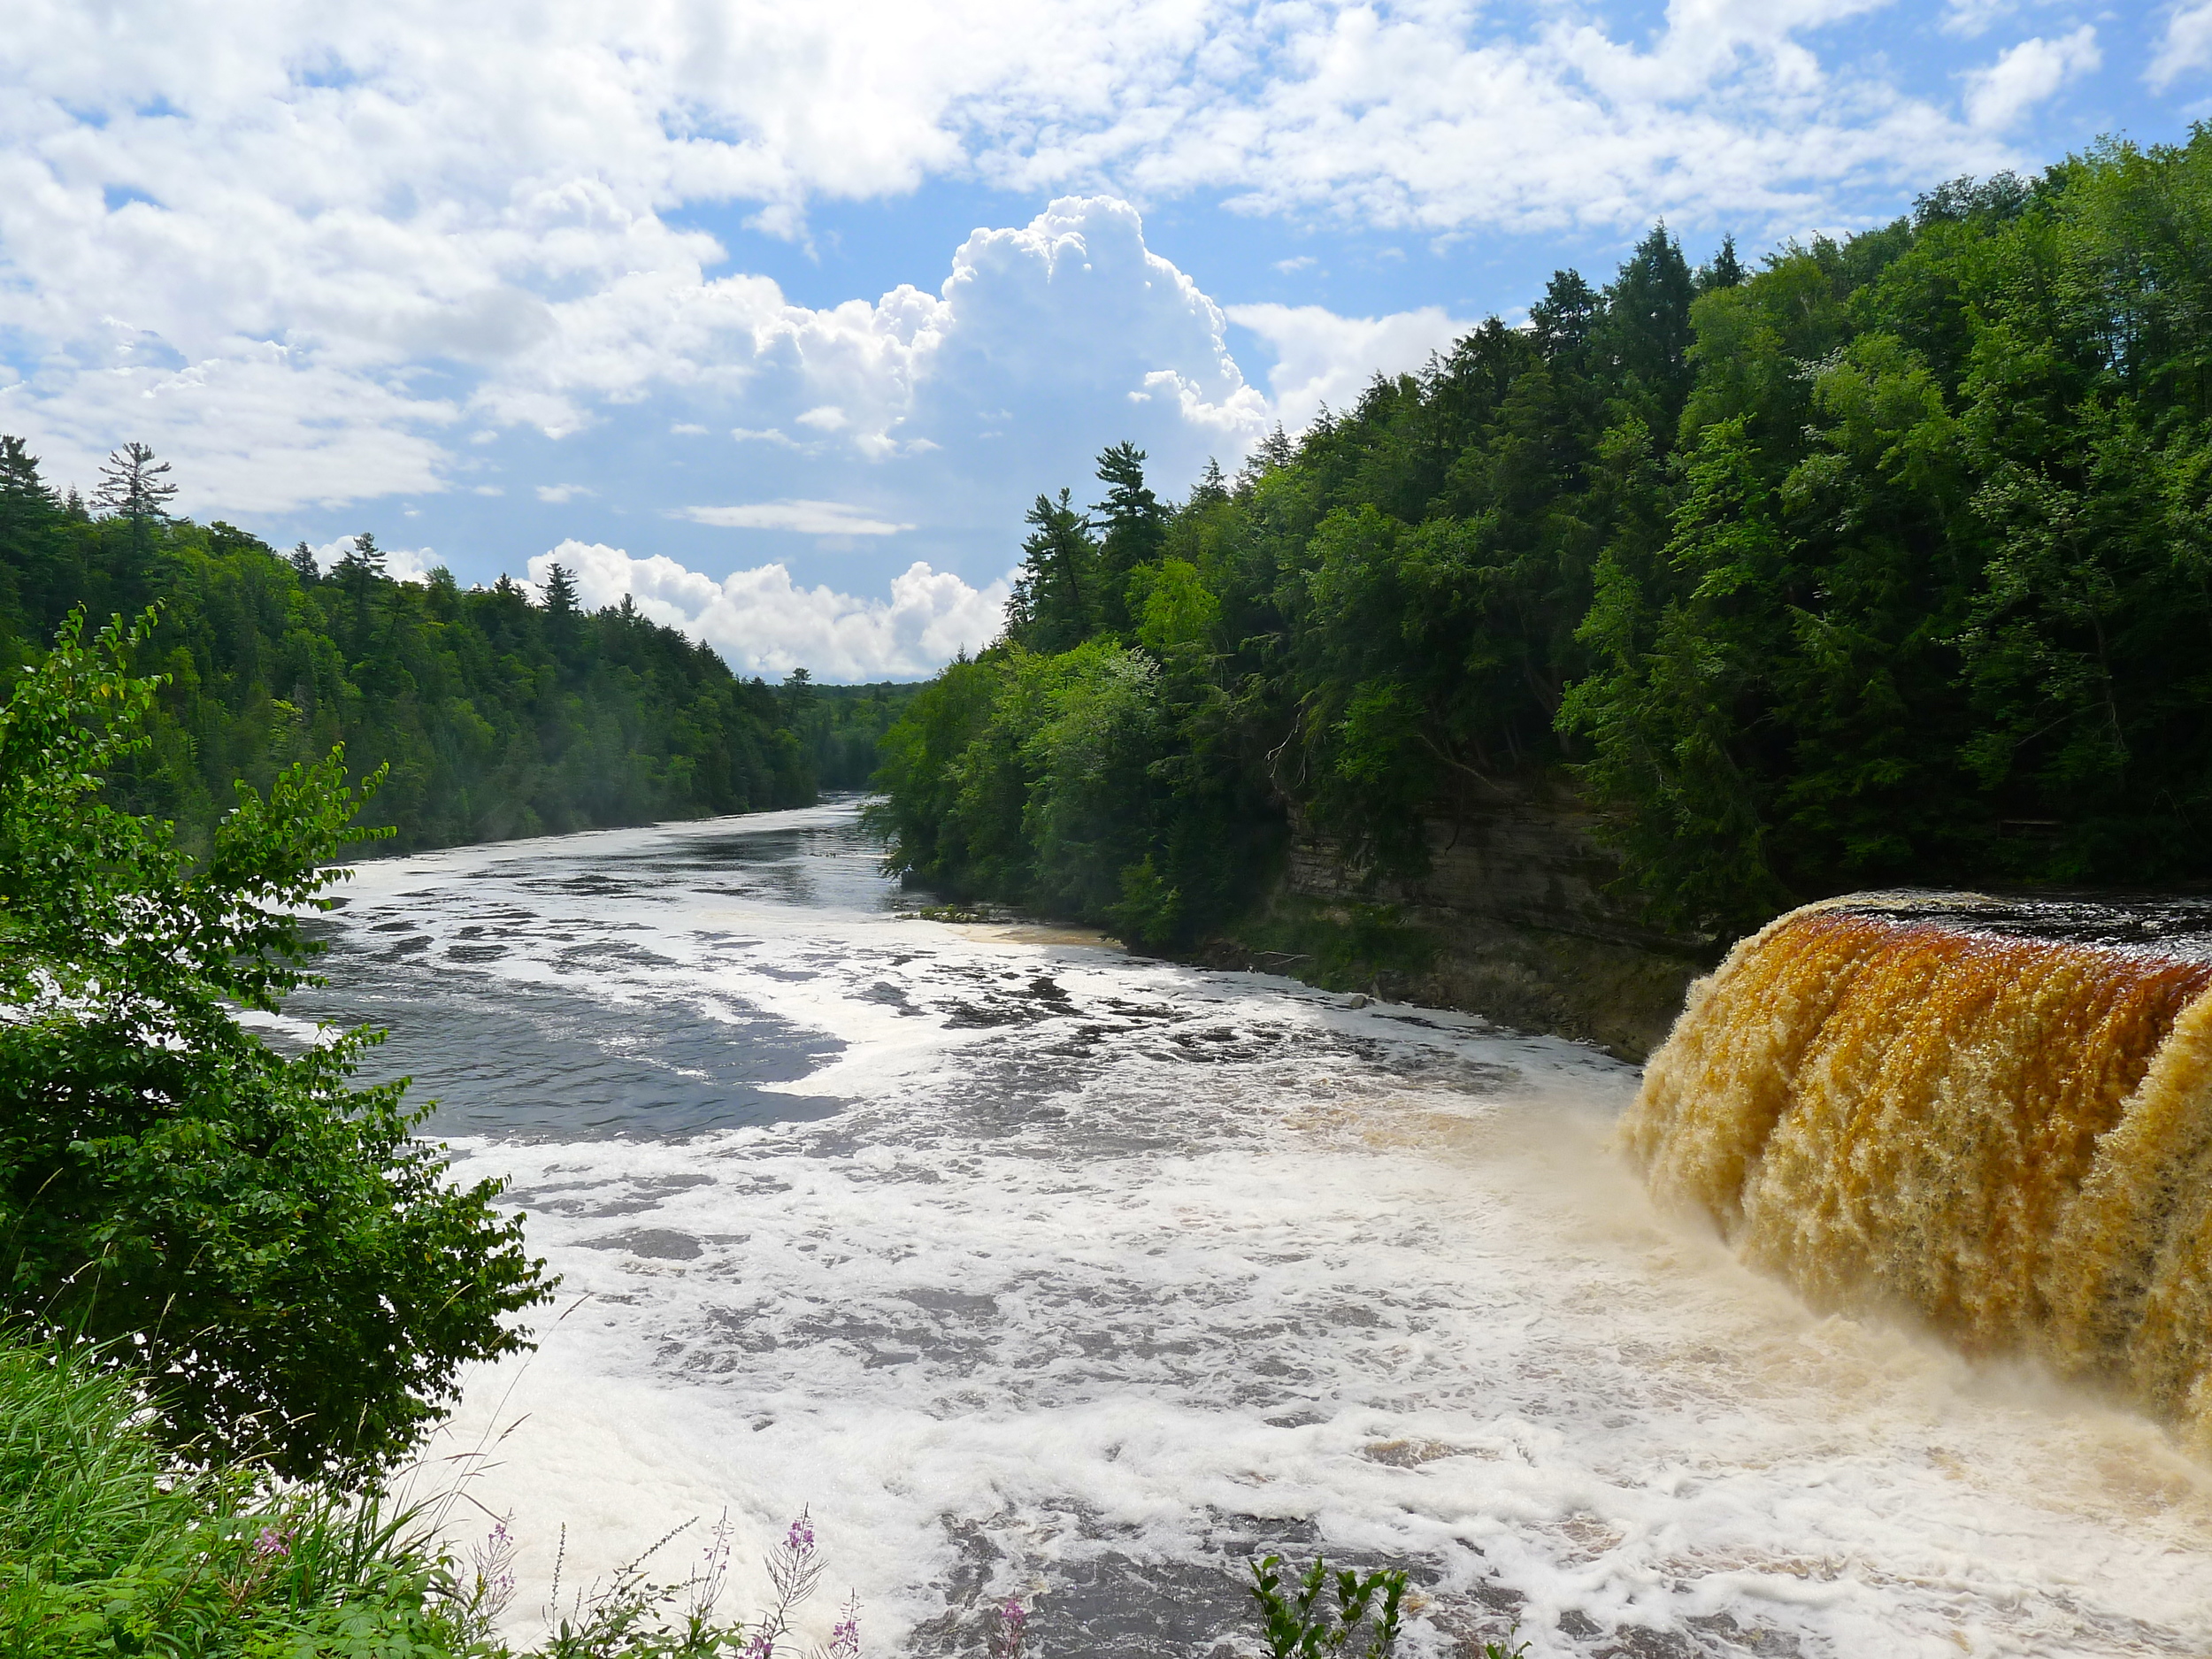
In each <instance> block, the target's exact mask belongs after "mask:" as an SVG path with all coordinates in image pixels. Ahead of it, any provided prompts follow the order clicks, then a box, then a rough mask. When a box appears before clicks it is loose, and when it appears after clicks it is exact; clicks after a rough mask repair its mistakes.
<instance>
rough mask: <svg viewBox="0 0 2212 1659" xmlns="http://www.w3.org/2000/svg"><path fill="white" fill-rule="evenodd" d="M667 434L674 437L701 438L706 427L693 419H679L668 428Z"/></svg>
mask: <svg viewBox="0 0 2212 1659" xmlns="http://www.w3.org/2000/svg"><path fill="white" fill-rule="evenodd" d="M668 431H669V435H670V436H672V437H676V438H703V437H705V436H706V435H707V429H706V428H705V427H704V426H701V425H700V424H699V423H698V422H697V421H695V420H679V421H677V422H675V423H674V424H673V425H672V426H670V427H669V428H668Z"/></svg>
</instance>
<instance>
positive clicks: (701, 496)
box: [0, 0, 2212, 680]
mask: <svg viewBox="0 0 2212 1659" xmlns="http://www.w3.org/2000/svg"><path fill="white" fill-rule="evenodd" d="M2208 113H2212V0H2184V3H2183V4H2169V5H2151V6H2123V7H2112V6H2096V5H2080V4H2068V3H2067V0H1955V3H1954V4H1879V3H1878V0H1677V3H1676V4H1670V5H1657V4H1614V5H1582V4H1551V3H1548V0H1532V3H1531V4H1494V5H1479V4H1443V3H1441V0H1440V3H1438V4H1403V5H1354V4H1327V3H1326V0H1286V3H1284V4H1209V3H1208V0H1111V3H1109V0H1068V3H1066V4H1036V3H1035V0H1025V3H1024V4H1005V3H1004V0H957V3H956V4H934V5H929V4H921V5H917V4H892V3H890V0H852V3H849V4H803V5H802V4H779V3H777V0H769V3H767V4H758V3H756V4H731V3H729V0H629V3H627V4H624V5H622V6H620V7H612V6H608V5H605V4H582V3H580V0H568V3H566V4H564V3H563V0H534V3H533V4H519V3H516V4H508V3H505V0H484V3H483V4H476V5H472V6H468V7H457V6H453V5H450V4H442V5H432V4H423V3H421V0H388V3H387V4H380V5H379V6H376V7H373V8H371V7H346V8H337V7H331V6H328V5H326V4H309V3H307V0H221V3H220V4H214V3H213V0H199V3H197V4H194V3H192V0H169V3H166V4H127V3H111V4H101V5H94V4H84V3H83V0H69V3H60V0H17V4H16V5H15V6H14V7H12V11H11V27H10V29H9V30H8V31H7V33H6V35H4V37H0V430H5V431H12V432H18V433H20V434H23V435H25V436H26V437H27V438H29V439H30V440H31V442H32V445H33V448H34V449H35V450H36V451H37V452H38V453H39V454H41V455H42V457H44V459H45V463H46V465H47V469H48V472H49V476H50V477H51V478H52V479H54V480H57V481H58V482H61V483H67V482H69V481H72V480H74V481H76V482H78V483H79V484H81V485H83V486H86V487H89V486H90V484H91V483H92V481H93V480H94V479H95V477H96V472H97V467H98V463H99V458H100V457H102V456H103V455H104V454H105V453H106V451H107V450H109V449H111V448H113V447H114V446H116V445H117V444H119V443H122V442H126V441H127V440H131V439H142V440H144V441H146V442H150V443H152V444H153V445H154V446H155V448H156V449H157V450H158V451H159V452H160V453H161V454H162V455H163V456H164V457H166V458H169V459H170V460H172V461H173V463H174V465H175V469H176V476H177V477H178V479H179V480H180V482H181V483H182V485H183V487H184V488H183V495H182V496H181V497H180V506H181V507H183V508H184V509H185V510H186V511H190V512H192V513H193V514H194V515H195V516H196V517H200V518H227V519H230V520H231V521H233V522H234V523H237V524H239V525H242V526H245V527H247V528H249V529H251V530H253V531H255V532H256V533H257V534H261V535H263V536H265V537H266V538H267V539H268V540H270V541H273V542H275V543H277V544H279V545H283V546H289V545H290V544H292V543H293V542H295V541H300V540H305V541H308V542H309V543H311V545H312V546H314V547H316V548H319V549H325V550H326V556H327V555H328V554H329V553H331V552H334V550H336V549H338V548H339V546H340V545H341V538H342V537H343V536H345V535H347V534H350V533H353V532H356V531H358V530H361V529H373V530H374V531H375V532H376V534H377V536H378V539H379V541H380V542H381V543H382V544H383V545H384V546H385V547H387V548H388V549H393V550H394V552H395V567H396V569H399V570H402V571H405V570H411V569H418V568H420V567H422V566H425V565H428V564H431V563H442V564H445V565H449V566H450V567H451V568H452V569H453V570H454V572H456V573H457V575H458V576H459V577H461V579H462V580H464V581H489V580H493V579H494V578H495V577H496V576H497V575H498V574H499V573H500V572H503V571H504V572H513V573H514V574H516V575H517V576H518V577H523V576H528V575H532V574H542V572H543V569H544V566H545V564H546V562H547V561H548V560H549V558H551V557H556V556H558V557H562V558H563V559H565V561H566V562H568V563H569V564H571V565H574V566H576V567H577V568H579V569H580V571H581V572H582V578H583V588H584V591H585V594H586V595H587V596H588V598H591V599H593V600H594V601H595V602H611V601H612V600H613V599H615V598H616V597H618V596H619V595H622V594H624V593H628V594H631V595H634V596H635V598H636V599H637V600H638V602H639V603H641V604H642V605H644V606H645V607H646V608H647V609H648V610H649V611H651V612H652V613H653V614H655V615H657V616H660V617H662V618H664V619H665V620H668V621H671V622H672V623H676V624H678V625H680V626H684V627H686V628H687V629H688V630H690V631H691V632H693V633H694V634H697V635H698V636H700V637H703V638H705V639H707V640H709V641H711V642H712V643H713V644H715V645H716V646H717V648H718V649H721V650H722V651H723V652H724V654H725V655H726V656H727V657H729V658H730V660H731V661H732V662H733V664H735V665H736V666H738V667H739V668H740V669H741V670H742V671H743V672H765V673H768V674H770V675H772V676H774V675H779V674H780V673H782V672H785V671H787V669H789V668H790V667H793V666H795V665H801V664H803V665H805V666H807V667H810V668H811V669H812V670H814V672H817V673H818V675H820V676H821V677H823V678H826V679H838V680H846V679H856V678H872V677H877V676H881V675H886V674H891V675H899V676H911V675H915V674H919V673H923V672H928V670H929V669H931V668H932V667H933V666H934V665H935V664H937V663H939V662H941V661H942V660H944V659H945V657H948V656H949V655H950V654H951V652H952V651H953V650H955V649H959V648H960V647H962V646H964V645H965V646H968V647H973V646H976V645H979V644H980V643H982V642H983V641H984V640H985V639H987V637H988V636H989V634H990V633H991V632H992V631H993V630H994V628H995V619H996V615H997V606H998V605H999V603H1001V601H1002V598H1003V593H1004V588H1003V583H1004V579H1005V577H1006V574H1007V572H1008V571H1009V569H1010V566H1011V565H1012V564H1013V562H1014V560H1015V559H1016V557H1018V541H1019V538H1020V522H1019V521H1020V516H1021V513H1022V511H1023V509H1024V507H1025V503H1027V502H1028V501H1029V500H1030V499H1031V498H1032V497H1033V496H1034V495H1036V493H1037V492H1038V491H1040V490H1042V489H1047V488H1055V489H1056V488H1058V487H1059V486H1060V485H1062V484H1071V485H1073V486H1075V487H1076V488H1077V489H1078V492H1079V494H1083V493H1085V492H1086V490H1087V484H1088V473H1089V462H1090V457H1093V456H1094V455H1095V454H1096V452H1097V451H1098V450H1099V449H1102V447H1104V446H1105V445H1107V444H1109V443H1112V442H1118V441H1120V440H1122V439H1125V438H1127V439H1133V440H1134V441H1135V442H1138V443H1139V444H1140V445H1141V446H1142V447H1144V448H1145V449H1147V450H1148V452H1149V454H1150V455H1151V457H1152V466H1153V471H1154V473H1155V477H1156V483H1157V484H1158V485H1159V486H1161V487H1162V488H1164V489H1166V490H1168V491H1171V492H1178V493H1179V492H1180V491H1181V490H1182V489H1184V488H1187V486H1188V484H1189V483H1190V481H1191V480H1192V478H1193V477H1194V475H1195V473H1196V472H1197V470H1198V469H1199V468H1200V467H1202V465H1204V462H1205V460H1206V458H1207V457H1208V456H1215V457H1218V458H1219V459H1220V460H1221V461H1222V463H1223V464H1224V465H1225V466H1232V467H1233V465H1235V463H1236V462H1237V461H1238V460H1239V459H1240V457H1241V456H1242V455H1243V454H1244V453H1245V451H1246V449H1248V446H1249V445H1250V444H1251V442H1253V441H1254V440H1255V439H1256V437H1257V436H1258V435H1259V434H1261V433H1263V432H1264V431H1265V430H1266V429H1267V428H1268V427H1269V426H1271V425H1273V424H1274V423H1275V422H1276V421H1278V420H1280V421H1282V422H1284V423H1286V425H1287V426H1290V427H1291V428H1292V429H1293V430H1295V429H1296V428H1297V427H1298V426H1300V425H1301V424H1302V422H1304V421H1305V420H1307V419H1310V418H1311V416H1312V413H1313V411H1314V410H1315V409H1316V408H1317V406H1318V405H1319V403H1321V402H1323V401H1328V402H1332V403H1340V402H1342V401H1344V400H1346V399H1347V398H1348V397H1349V396H1354V395H1356V392H1357V389H1358V388H1359V386H1360V385H1361V384H1362V383H1363V381H1364V380H1366V378H1367V377H1368V376H1369V375H1370V374H1371V373H1373V372H1375V371H1377V370H1396V369H1402V368H1409V367H1413V366H1417V365H1418V364H1419V363H1420V362H1421V361H1422V360H1423V359H1424V358H1425V357H1426V356H1427V354H1428V352H1429V351H1430V350H1432V349H1435V348H1437V347H1440V346H1442V345H1445V344H1448V342H1449V341H1450V340H1451V339H1452V338H1453V337H1454V335H1455V334H1456V333H1457V332H1458V331H1459V330H1461V329H1463V327H1465V326H1468V325H1470V324H1471V323H1473V322H1475V321H1477V320H1479V319H1480V318H1482V317H1483V316H1484V315H1486V314H1487V313H1489V312H1492V311H1496V312H1499V313H1501V314H1502V315H1504V316H1505V317H1507V318H1508V319H1516V318H1517V316H1518V315H1519V313H1520V311H1521V308H1523V307H1524V306H1525V304H1526V303H1527V302H1528V301H1529V299H1530V298H1532V296H1534V295H1535V294H1536V293H1537V292H1538V291H1539V290H1540V288H1541V285H1542V283H1543V281H1544V280H1545V278H1546V277H1547V275H1548V273H1550V272H1551V271H1552V270H1553V269H1555V267H1557V266H1560V265H1578V266H1579V267H1580V268H1581V269H1582V270H1583V271H1584V272H1585V273H1587V274H1589V275H1591V276H1593V277H1594V278H1599V279H1601V278H1602V277H1604V276H1605V275H1606V274H1608V273H1609V272H1610V271H1611V269H1612V268H1613V267H1614V265H1616V264H1617V262H1618V260H1619V259H1620V257H1622V255H1623V253H1624V250H1626V248H1627V247H1628V246H1629V245H1630V244H1631V243H1632V242H1634V241H1635V240H1636V239H1637V237H1639V236H1640V234H1642V233H1643V232H1644V231H1645V230H1646V229H1647V227H1648V226H1649V224H1650V223H1651V221H1652V220H1653V219H1656V218H1660V217H1664V219H1666V220H1667V222H1668V224H1669V225H1670V227H1672V228H1673V229H1674V230H1675V231H1676V233H1677V234H1679V235H1680V236H1681V238H1682V240H1683V242H1685V244H1686V248H1687V249H1688V250H1689V252H1690V253H1691V255H1692V257H1693V258H1701V257H1705V256H1706V255H1707V254H1709V252H1710V250H1712V248H1713V247H1714V246H1715V245H1716V244H1717V242H1718V241H1719V239H1720V237H1721V236H1722V234H1724V233H1733V234H1735V235H1736V237H1737V238H1738V241H1739V242H1740V245H1741V246H1742V247H1743V248H1744V249H1745V250H1747V252H1748V251H1755V250H1760V249H1763V248H1766V247H1770V246H1772V245H1774V244H1775V243H1777V242H1780V241H1783V240H1786V239H1787V238H1789V237H1792V236H1801V235H1805V234H1811V233H1815V232H1821V231H1832V232H1843V231H1848V230H1852V229H1855V228H1857V227H1862V226H1864V225H1867V224H1870V223H1874V222H1878V221H1879V220H1882V219H1886V218H1888V217H1890V216H1892V215H1893V214H1895V213H1896V212H1898V211H1901V209H1903V208H1904V207H1906V206H1907V205H1909V203H1910V201H1911V200H1912V198H1913V196H1915V195H1916V193H1917V192H1919V191H1920V190H1923V189H1924V188H1928V187H1929V186H1931V185H1932V184H1935V183H1937V182H1939V181H1940V180H1944V179H1946V178H1949V177H1954V176H1955V175H1957V174H1959V173H1988V172H1990V171H1993V170H1995V169H1997V168H2000V167H2004V166H2013V167H2018V168H2022V169H2032V168H2035V167H2038V166H2039V165H2043V164H2045V163H2047V162H2049V161H2051V160H2053V159H2055V158H2056V157H2059V156H2061V155H2063V154H2064V153H2066V152H2067V151H2068V150H2074V149H2078V148H2080V147H2082V146H2084V145H2085V144H2087V143H2090V142H2093V141H2094V140H2095V139H2097V138H2098V137H2099V136H2100V135H2101V134H2122V135H2124V136H2127V137H2129V138H2131V139H2133V140H2135V141H2137V142H2147V143H2148V142H2170V141H2174V140H2177V139H2179V138H2181V137H2183V136H2185V134H2186V132H2187V130H2188V126H2189V123H2190V122H2191V121H2192V120H2193V119H2199V118H2200V117H2202V116H2205V115H2207V114H2208Z"/></svg>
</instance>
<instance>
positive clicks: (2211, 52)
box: [2143, 0, 2212, 92]
mask: <svg viewBox="0 0 2212 1659" xmlns="http://www.w3.org/2000/svg"><path fill="white" fill-rule="evenodd" d="M2208 66H2212V0H2196V4H2193V5H2177V6H2176V7H2175V8H2174V10H2173V14H2172V15H2171V16H2170V17H2169V18H2168V19H2166V33H2165V35H2163V36H2162V38H2161V39H2160V41H2159V42H2158V50H2157V53H2156V54H2155V55H2154V57H2153V58H2152V59H2151V66H2150V69H2149V72H2148V73H2146V74H2145V75H2144V77H2143V79H2144V80H2145V81H2148V82H2149V83H2150V88H2151V90H2152V91H2154V92H2163V91H2165V90H2166V88H2169V87H2170V86H2172V85H2173V83H2174V82H2175V81H2178V80H2179V79H2180V78H2181V77H2182V76H2183V75H2185V74H2187V73H2189V72H2190V71H2191V70H2193V69H2203V68H2206V67H2208Z"/></svg>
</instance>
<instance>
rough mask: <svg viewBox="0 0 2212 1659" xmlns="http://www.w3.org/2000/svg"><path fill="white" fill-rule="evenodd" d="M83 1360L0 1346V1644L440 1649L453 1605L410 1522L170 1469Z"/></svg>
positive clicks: (422, 1658) (252, 1652)
mask: <svg viewBox="0 0 2212 1659" xmlns="http://www.w3.org/2000/svg"><path fill="white" fill-rule="evenodd" d="M149 1423H150V1413H149V1412H148V1411H147V1410H146V1409H145V1406H144V1402H143V1401H142V1399H141V1398H140V1397H139V1396H138V1394H136V1393H135V1392H134V1388H133V1386H131V1384H130V1383H129V1381H128V1380H127V1379H125V1378H123V1377H121V1376H119V1375H117V1374H115V1373H113V1372H111V1371H107V1370H104V1369H103V1368H102V1367H101V1366H100V1365H99V1364H98V1363H96V1356H88V1355H86V1354H84V1353H83V1352H82V1351H81V1350H73V1349H69V1348H60V1347H56V1346H51V1345H46V1344H37V1343H32V1344H21V1345H18V1344H9V1343H0V1653H5V1654H7V1655H21V1656H22V1659H76V1656H77V1655H85V1656H86V1659H92V1656H93V1655H102V1656H105V1655H122V1654H140V1653H143V1654H149V1655H164V1656H165V1659H203V1656H204V1659H230V1656H231V1655H237V1656H238V1659H292V1655H300V1656H301V1659H306V1656H307V1655H316V1656H317V1659H320V1656H321V1655H330V1656H331V1659H448V1655H453V1654H456V1653H458V1652H462V1651H465V1645H466V1638H467V1634H468V1632H466V1631H465V1618H464V1617H462V1615H463V1614H464V1613H465V1609H461V1608H459V1607H458V1606H457V1605H455V1604H452V1603H451V1602H449V1601H442V1600H441V1598H440V1597H439V1596H438V1595H437V1594H436V1592H435V1586H436V1581H437V1579H438V1576H439V1574H440V1572H441V1571H442V1563H441V1562H440V1560H439V1559H438V1557H437V1555H435V1554H434V1551H433V1549H432V1548H431V1547H430V1546H429V1544H428V1542H427V1540H426V1539H424V1538H423V1537H420V1536H419V1535H417V1534H416V1533H415V1532H414V1531H413V1529H412V1527H411V1522H412V1519H413V1517H412V1515H411V1512H408V1511H395V1510H392V1509H390V1507H389V1506H388V1505H387V1504H386V1503H385V1502H382V1501H380V1500H379V1499H378V1498H376V1497H375V1496H373V1495H372V1496H369V1497H366V1498H357V1499H352V1500H348V1499H344V1498H342V1497H340V1496H338V1495H336V1494H332V1493H327V1492H324V1491H321V1490H319V1489H317V1488H314V1487H299V1486H279V1485H277V1484H275V1483H273V1482H270V1481H267V1480H265V1479H260V1478H258V1477H257V1474H256V1472H255V1471H250V1470H236V1469H233V1470H227V1471H217V1472H212V1473H195V1472H187V1471H180V1470H179V1469H178V1467H177V1465H176V1463H174V1461H173V1459H172V1458H171V1457H169V1456H168V1455H165V1452H164V1450H163V1449H162V1448H161V1447H160V1446H159V1444H158V1443H157V1441H156V1440H155V1439H154V1437H153V1435H152V1434H151V1432H150V1429H149Z"/></svg>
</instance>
